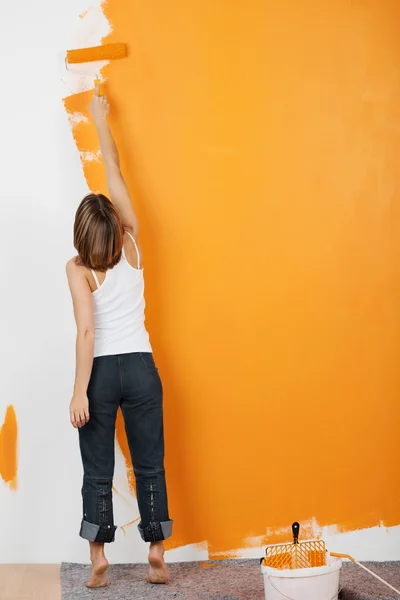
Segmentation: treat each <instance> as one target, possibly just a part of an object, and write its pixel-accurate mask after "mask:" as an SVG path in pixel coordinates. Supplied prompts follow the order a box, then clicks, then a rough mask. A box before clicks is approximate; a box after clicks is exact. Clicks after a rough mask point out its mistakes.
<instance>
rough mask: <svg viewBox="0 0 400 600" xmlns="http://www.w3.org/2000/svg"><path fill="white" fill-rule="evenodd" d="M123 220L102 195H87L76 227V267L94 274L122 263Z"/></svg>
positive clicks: (77, 215) (76, 217)
mask: <svg viewBox="0 0 400 600" xmlns="http://www.w3.org/2000/svg"><path fill="white" fill-rule="evenodd" d="M123 235H124V231H123V227H122V224H121V219H120V218H119V215H118V213H117V211H116V210H115V208H114V206H113V204H112V203H111V202H110V200H109V199H108V198H107V197H106V196H104V195H103V194H88V195H87V196H85V198H84V199H83V200H82V202H81V203H80V205H79V206H78V210H77V211H76V215H75V224H74V246H75V248H76V250H77V252H78V260H77V263H78V264H79V265H83V266H85V267H88V268H89V269H93V270H94V271H107V270H108V269H112V268H113V267H114V266H115V265H116V264H117V263H119V261H120V260H121V253H122V244H123Z"/></svg>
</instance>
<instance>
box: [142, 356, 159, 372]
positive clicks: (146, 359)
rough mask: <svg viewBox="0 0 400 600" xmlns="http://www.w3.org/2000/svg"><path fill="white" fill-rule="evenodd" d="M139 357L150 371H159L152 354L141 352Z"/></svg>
mask: <svg viewBox="0 0 400 600" xmlns="http://www.w3.org/2000/svg"><path fill="white" fill-rule="evenodd" d="M139 355H140V358H141V359H142V363H143V364H144V366H145V367H146V369H147V370H148V371H158V369H157V367H156V363H155V362H154V357H153V354H152V353H151V352H139Z"/></svg>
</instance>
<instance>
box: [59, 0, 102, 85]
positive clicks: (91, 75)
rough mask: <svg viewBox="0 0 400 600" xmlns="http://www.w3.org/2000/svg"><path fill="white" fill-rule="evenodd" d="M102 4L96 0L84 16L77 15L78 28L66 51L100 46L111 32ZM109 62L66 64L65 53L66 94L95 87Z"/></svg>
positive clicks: (63, 70) (99, 0)
mask: <svg viewBox="0 0 400 600" xmlns="http://www.w3.org/2000/svg"><path fill="white" fill-rule="evenodd" d="M101 4H102V2H101V0H95V1H94V2H93V4H92V5H91V6H90V8H88V9H87V11H86V12H85V14H84V16H83V17H82V18H79V16H78V15H77V30H76V31H75V35H74V36H73V40H72V45H71V47H69V48H66V49H65V52H66V51H67V50H75V49H77V48H88V47H91V46H100V45H101V42H102V39H103V38H104V37H106V36H107V35H109V34H110V33H111V25H110V23H109V21H108V19H107V18H106V16H105V15H104V12H103V10H102V8H101ZM108 63H109V61H107V60H102V61H96V62H92V63H82V64H73V65H66V64H65V54H64V56H63V60H62V74H61V78H62V82H63V86H64V96H71V95H72V94H79V93H81V92H87V91H88V90H91V89H93V88H94V79H95V78H96V77H97V76H99V78H100V79H102V77H101V69H102V68H103V67H104V66H105V65H107V64H108Z"/></svg>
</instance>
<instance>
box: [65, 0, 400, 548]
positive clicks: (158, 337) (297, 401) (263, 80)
mask: <svg viewBox="0 0 400 600" xmlns="http://www.w3.org/2000/svg"><path fill="white" fill-rule="evenodd" d="M249 3H250V7H249ZM217 4H218V6H217V8H216V3H215V0H194V1H193V2H187V1H186V0H173V1H172V4H171V3H165V2H164V3H163V2H161V1H158V2H132V1H131V0H118V1H117V0H108V1H107V2H106V3H105V4H104V5H103V10H104V13H105V15H106V17H107V18H108V20H109V21H110V23H112V27H113V31H112V33H111V34H110V35H109V36H107V37H106V38H105V39H104V40H103V41H104V42H105V43H112V42H121V41H124V42H126V43H127V44H128V46H129V50H130V51H129V56H128V58H126V59H124V60H120V61H115V62H111V63H110V64H109V65H108V66H106V67H105V68H104V69H103V71H102V75H103V77H104V78H105V81H106V86H108V87H109V89H110V94H109V97H110V102H111V112H110V123H111V127H112V130H113V133H114V135H115V138H116V142H117V145H118V148H119V150H120V156H121V167H122V171H123V173H124V175H125V177H126V180H127V184H128V187H129V189H130V191H131V193H132V195H133V197H134V202H135V208H136V210H137V213H138V216H139V221H140V223H141V243H142V247H143V251H144V255H145V260H146V265H147V266H146V298H147V302H148V307H147V312H146V318H147V324H148V327H149V329H150V333H151V336H152V343H153V346H154V348H155V349H156V352H157V360H158V363H159V367H160V372H161V373H162V376H163V386H164V390H165V432H166V451H167V452H166V455H167V462H166V467H167V468H166V472H167V482H168V493H169V504H170V511H171V517H172V518H173V519H174V535H173V537H172V538H171V540H168V547H177V546H180V545H183V544H195V543H197V542H199V541H204V540H206V541H207V544H208V550H209V556H210V558H213V557H215V558H216V559H220V558H222V557H224V556H226V555H228V556H231V554H232V552H234V550H235V549H240V548H242V547H244V545H245V544H246V543H249V544H251V543H252V542H251V541H249V542H247V541H246V540H252V539H253V540H255V539H256V538H257V537H258V538H259V537H261V536H264V535H265V534H266V532H267V534H268V535H267V536H266V538H265V540H266V542H268V543H271V542H278V541H287V540H289V539H290V525H291V523H292V521H293V520H295V519H296V520H299V521H301V523H309V527H311V526H312V523H314V522H315V523H318V526H319V527H323V526H325V525H332V524H335V525H337V526H338V528H339V529H340V530H345V531H349V530H355V529H358V528H367V527H373V526H375V525H379V524H382V523H383V524H384V525H385V526H389V525H396V524H399V523H400V506H399V503H398V500H397V499H398V498H399V496H400V479H399V477H398V472H399V469H400V455H399V451H398V441H397V440H398V431H397V423H398V388H399V376H398V365H397V363H398V361H397V356H398V339H399V336H400V308H399V306H400V305H399V301H398V299H399V297H400V283H399V278H398V272H399V270H400V212H399V208H398V203H396V197H397V196H396V194H398V189H399V186H400V180H399V172H398V164H399V160H400V137H399V135H398V130H399V126H398V123H399V106H400V81H399V78H398V73H399V70H400V41H399V38H398V32H397V29H396V24H397V23H398V21H399V18H400V4H399V3H398V2H395V1H394V0H368V2H365V3H361V2H358V3H357V2H353V3H349V2H348V1H346V0H337V2H331V3H329V5H327V9H326V10H323V11H322V10H318V11H316V10H315V7H316V4H317V3H316V2H315V0H303V2H301V3H293V2H292V1H291V0H281V2H279V3H276V2H274V1H273V0H249V2H246V3H240V2H238V3H234V7H233V8H232V4H231V3H223V2H222V3H217ZM363 4H365V5H368V10H365V7H364V6H361V5H363ZM332 23H334V24H335V27H332ZM282 32H284V37H282V35H283V34H282ZM266 72H267V73H268V77H266V76H265V73H266ZM91 96H92V92H87V93H82V94H76V95H74V96H71V97H69V98H66V99H65V107H66V110H67V112H68V113H69V114H70V115H73V114H74V113H79V114H82V115H84V116H85V117H87V118H88V122H85V121H84V120H81V121H79V122H74V120H73V119H72V118H71V127H72V131H73V135H74V139H75V141H76V144H77V147H78V150H79V152H80V156H81V161H82V166H83V171H84V175H85V177H86V180H87V183H88V186H89V188H90V189H91V190H92V191H102V192H105V191H106V190H107V187H106V179H105V172H104V168H103V165H102V162H101V161H100V160H90V158H91V157H93V156H96V153H97V151H98V149H99V145H98V140H97V136H96V132H95V129H94V127H93V124H92V122H91V120H90V117H89V108H88V107H89V103H90V99H91ZM78 200H79V199H76V202H78ZM71 209H72V208H71ZM398 213H399V214H398ZM205 237H206V239H207V243H205V242H204V239H205ZM194 274H195V276H194ZM210 348H211V349H212V352H211V354H210ZM214 349H215V351H214ZM213 352H214V354H213ZM117 440H118V443H119V445H120V447H121V450H122V452H123V455H124V458H125V463H126V467H127V472H128V480H129V485H130V489H131V491H132V493H134V491H135V483H134V475H133V469H132V465H131V462H130V456H129V448H128V444H127V440H126V435H125V432H124V427H123V421H122V417H121V415H120V414H119V415H118V419H117ZM305 533H306V531H305ZM254 543H256V542H254Z"/></svg>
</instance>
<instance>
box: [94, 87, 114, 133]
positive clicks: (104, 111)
mask: <svg viewBox="0 0 400 600" xmlns="http://www.w3.org/2000/svg"><path fill="white" fill-rule="evenodd" d="M99 91H100V84H99V83H97V84H96V87H95V90H94V95H93V100H92V102H91V104H90V112H91V113H92V117H93V121H94V122H95V125H96V127H97V126H98V125H100V124H101V123H104V122H106V121H107V115H108V111H109V110H110V106H109V104H108V102H107V98H106V96H99Z"/></svg>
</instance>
